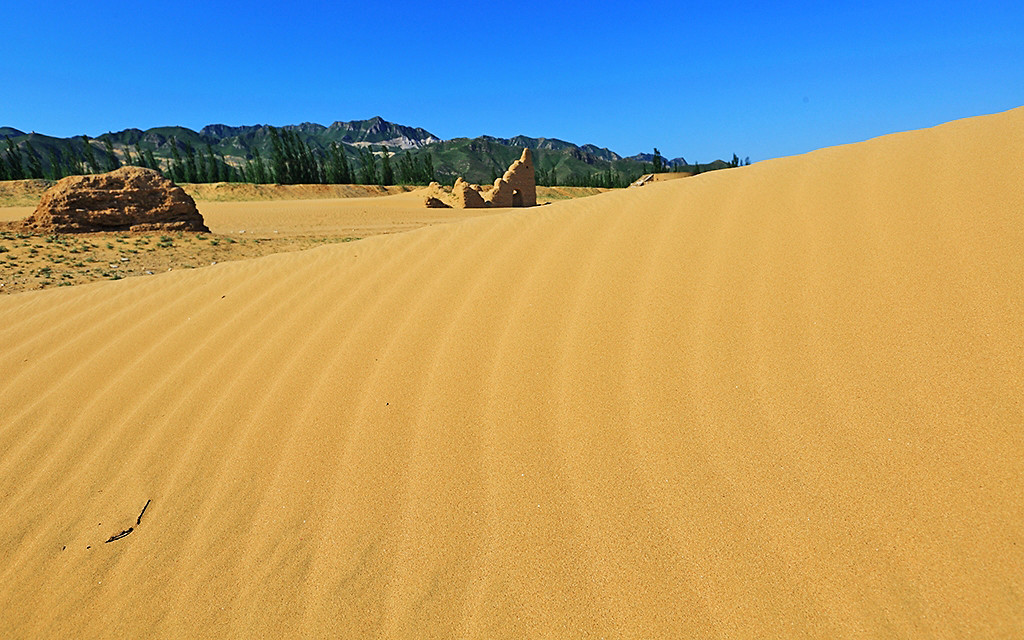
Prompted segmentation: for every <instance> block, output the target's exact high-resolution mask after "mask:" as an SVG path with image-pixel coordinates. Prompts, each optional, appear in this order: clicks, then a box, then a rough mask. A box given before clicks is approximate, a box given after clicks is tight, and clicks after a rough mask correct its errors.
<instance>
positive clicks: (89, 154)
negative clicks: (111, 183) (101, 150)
mask: <svg viewBox="0 0 1024 640" xmlns="http://www.w3.org/2000/svg"><path fill="white" fill-rule="evenodd" d="M82 144H83V145H84V149H83V151H84V152H85V162H86V164H88V165H89V170H90V171H91V172H92V173H98V172H99V170H100V166H99V164H97V163H96V154H95V153H94V152H93V149H92V143H91V141H90V140H89V136H86V135H83V136H82Z"/></svg>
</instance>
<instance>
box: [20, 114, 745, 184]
mask: <svg viewBox="0 0 1024 640" xmlns="http://www.w3.org/2000/svg"><path fill="white" fill-rule="evenodd" d="M272 129H273V127H270V126H268V125H245V126H229V125H224V124H211V125H207V126H205V127H203V128H202V129H200V130H199V131H194V130H192V129H189V128H187V127H180V126H168V127H154V128H151V129H146V130H144V131H143V130H141V129H125V130H123V131H119V132H116V133H115V132H109V133H105V134H103V135H101V136H98V137H96V138H94V139H90V138H87V137H86V136H72V137H70V138H57V137H52V136H47V135H43V134H39V133H35V132H31V133H25V132H23V131H20V130H18V129H15V128H13V127H0V140H4V141H5V142H4V145H3V146H2V147H0V150H2V149H3V148H10V145H13V147H14V148H15V149H18V150H19V151H21V153H22V156H23V158H26V160H24V161H23V162H25V163H26V165H28V166H29V167H30V168H31V166H32V162H33V161H35V162H37V164H35V165H34V166H36V167H37V168H39V169H40V170H41V171H42V172H43V173H44V174H45V175H49V174H50V173H52V171H51V169H52V166H53V164H54V162H55V161H56V162H62V161H63V159H64V158H67V157H69V156H70V157H72V158H75V160H76V161H77V160H78V159H79V158H83V160H84V156H85V153H86V152H88V149H87V148H86V147H85V146H84V145H85V144H87V143H88V144H89V146H90V147H91V148H92V150H93V154H94V155H100V156H104V157H109V151H113V154H114V155H115V156H116V157H117V159H118V161H120V162H123V161H124V160H125V159H126V158H127V157H128V156H129V154H132V155H134V154H139V153H142V154H147V155H148V156H149V157H151V158H153V159H155V160H156V162H157V164H159V165H160V166H161V167H165V166H167V165H168V164H169V163H170V162H171V159H172V157H173V155H174V150H173V149H172V147H177V149H178V150H184V149H188V148H194V149H197V150H200V151H212V153H214V154H216V155H217V156H220V157H222V158H223V159H224V160H225V162H226V163H227V164H229V165H232V166H235V167H240V166H244V165H245V164H246V163H247V162H248V161H250V160H251V159H252V158H253V156H254V153H256V152H258V153H259V154H260V155H261V156H262V157H263V158H269V157H270V156H271V153H272V151H273V144H272V134H271V130H272ZM279 129H280V130H286V131H294V132H295V133H296V134H297V135H298V137H299V138H300V139H301V140H302V142H304V143H305V144H306V145H307V146H308V147H309V148H310V150H311V151H312V152H313V153H314V154H315V155H318V156H320V157H326V155H327V154H328V152H329V149H330V147H331V145H332V143H337V144H338V145H339V146H340V148H341V149H343V151H344V153H345V155H346V156H347V157H349V158H351V159H352V162H353V163H356V164H358V162H359V160H358V158H359V152H360V149H361V148H366V147H369V148H370V150H371V151H373V152H375V153H377V154H378V155H380V154H381V153H382V151H383V147H387V148H388V150H389V151H390V152H391V153H392V154H394V153H406V152H408V153H410V154H412V155H413V156H414V157H416V158H419V157H422V156H423V154H428V155H429V156H430V158H431V161H432V163H433V166H434V168H435V171H436V177H437V179H438V180H439V181H440V182H442V183H449V184H450V183H452V182H454V181H455V178H456V177H459V176H462V177H464V178H466V179H467V180H469V181H470V182H477V183H487V182H493V180H494V178H496V177H497V176H500V175H501V174H502V173H503V172H504V171H505V169H506V168H507V167H508V166H509V164H511V163H512V161H514V160H515V159H516V158H518V157H519V155H520V153H521V151H522V149H523V148H524V147H525V148H529V149H531V150H532V151H533V154H534V163H535V165H536V167H537V169H538V176H545V177H546V178H547V180H548V181H549V182H558V183H559V184H583V183H586V182H588V181H593V180H594V178H595V176H607V175H612V176H616V177H617V179H618V180H619V181H626V182H628V181H629V180H631V179H632V178H634V177H635V176H639V175H640V174H642V173H646V172H649V171H650V170H651V167H652V165H653V162H654V156H653V155H652V154H638V155H635V156H630V157H623V156H621V155H619V154H617V153H615V152H614V151H612V150H610V149H606V148H602V147H597V146H595V145H591V144H584V145H577V144H574V143H571V142H566V141H564V140H559V139H556V138H530V137H527V136H516V137H514V138H496V137H492V136H479V137H476V138H453V139H450V140H442V139H441V138H439V137H438V136H435V135H434V134H432V133H430V132H429V131H427V130H425V129H423V128H420V127H410V126H405V125H401V124H395V123H392V122H388V121H387V120H385V119H383V118H381V117H379V116H378V117H374V118H370V119H369V120H352V121H348V122H341V121H339V122H335V123H333V124H331V125H330V126H324V125H321V124H317V123H312V122H306V123H302V124H297V125H285V126H283V127H279ZM7 141H9V142H7ZM104 154H106V155H104ZM33 156H34V158H35V160H33ZM664 162H665V165H666V167H667V168H669V169H670V170H675V169H683V168H688V169H690V170H693V169H695V168H696V167H695V166H693V165H689V164H688V163H687V162H686V160H685V159H684V158H674V159H665V161H664ZM725 166H728V165H727V163H725V162H723V161H721V160H717V161H715V162H713V163H708V164H701V165H700V170H701V171H707V170H712V169H717V168H722V167H725ZM26 173H31V171H28V172H26ZM539 179H541V178H540V177H539Z"/></svg>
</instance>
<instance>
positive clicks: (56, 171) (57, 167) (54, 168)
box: [46, 149, 64, 180]
mask: <svg viewBox="0 0 1024 640" xmlns="http://www.w3.org/2000/svg"><path fill="white" fill-rule="evenodd" d="M46 155H47V156H48V160H49V161H50V166H49V168H48V169H47V171H46V177H47V178H49V179H50V180H60V179H61V178H63V177H64V172H63V171H62V170H61V169H62V167H61V164H60V158H59V157H58V156H57V152H56V151H54V150H53V149H47V150H46Z"/></svg>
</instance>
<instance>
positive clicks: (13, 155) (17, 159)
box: [7, 138, 25, 180]
mask: <svg viewBox="0 0 1024 640" xmlns="http://www.w3.org/2000/svg"><path fill="white" fill-rule="evenodd" d="M7 176H8V177H7V179H8V180H22V179H24V178H25V169H24V167H23V166H22V164H21V151H19V150H18V149H17V147H15V146H14V141H13V140H11V139H10V138H7Z"/></svg>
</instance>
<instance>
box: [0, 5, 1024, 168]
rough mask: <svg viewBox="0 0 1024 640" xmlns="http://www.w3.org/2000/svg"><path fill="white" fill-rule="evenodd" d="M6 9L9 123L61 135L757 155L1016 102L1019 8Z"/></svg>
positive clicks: (2, 75) (0, 108)
mask: <svg viewBox="0 0 1024 640" xmlns="http://www.w3.org/2000/svg"><path fill="white" fill-rule="evenodd" d="M12 3H13V4H12ZM659 5H661V6H659ZM502 7H510V8H514V9H515V10H516V11H517V14H516V15H514V16H509V15H505V14H504V13H503V10H502ZM0 16H2V17H0V20H2V22H0V35H2V40H0V42H3V47H2V49H0V125H8V126H13V127H17V128H19V129H22V130H26V131H28V130H34V131H38V132H40V133H46V134H50V135H57V136H70V135H76V134H81V133H85V134H89V135H91V136H96V135H99V134H101V133H104V132H106V131H118V130H121V129H124V128H128V127H138V128H142V129H145V128H148V127H153V126H160V125H169V124H180V125H184V126H187V127H191V128H194V129H198V128H200V127H202V126H203V125H206V124H210V123H225V124H231V125H239V124H255V123H266V124H274V125H283V124H293V123H299V122H307V121H311V122H319V123H322V124H330V123H331V122H333V121H335V120H353V119H363V118H369V117H372V116H375V115H380V116H383V117H384V118H385V119H387V120H391V121H393V122H399V123H402V124H408V125H413V126H421V127H424V128H425V129H427V130H429V131H431V132H432V133H434V134H436V135H438V136H440V137H442V138H451V137H456V136H470V137H472V136H477V135H481V134H489V135H495V136H503V137H508V136H513V135H517V134H525V135H529V136H535V137H539V136H546V137H556V138H561V139H564V140H569V141H572V142H576V143H579V144H584V143H593V144H597V145H599V146H603V147H609V148H611V149H613V150H615V151H617V152H619V153H622V154H625V155H631V154H633V153H637V152H640V151H650V150H651V149H652V148H653V147H655V146H657V147H658V148H659V149H660V150H661V151H662V153H664V154H665V155H667V156H669V157H678V156H684V157H686V158H687V159H688V160H690V161H695V160H699V161H710V160H712V159H714V158H716V157H723V158H727V157H730V156H731V154H732V153H737V154H739V155H740V156H741V157H742V156H750V157H751V159H752V160H762V159H766V158H771V157H777V156H783V155H790V154H794V153H802V152H805V151H810V150H813V149H815V148H819V147H823V146H830V145H835V144H843V143H847V142H856V141H859V140H863V139H866V138H870V137H874V136H878V135H883V134H886V133H891V132H894V131H901V130H906V129H915V128H920V127H927V126H932V125H935V124H939V123H941V122H945V121H948V120H953V119H956V118H961V117H967V116H973V115H981V114H986V113H993V112H997V111H1003V110H1006V109H1010V108H1013V107H1017V106H1021V105H1024V35H1022V34H1024V5H1022V4H1021V3H1020V2H1019V0H1018V1H1017V2H977V3H970V2H959V3H953V2H932V3H925V2H918V3H901V2H859V3H856V2H851V3H827V2H826V3H821V2H814V3H803V2H799V3H796V2H794V3H786V2H782V3H764V2H757V3H745V2H728V3H726V2H722V3H713V2H700V3H685V2H668V3H617V2H577V1H575V0H570V1H566V2H559V1H551V2H533V1H523V2H518V3H516V2H505V3H485V2H451V1H449V2H445V1H443V0H438V1H435V2H424V3H416V2H404V1H399V2H388V3H345V2H337V3H318V2H294V3H270V2H261V1H260V0H252V1H250V2H244V3H243V2H227V1H218V0H212V1H211V2H188V1H186V2H174V3H152V2H149V3H147V2H97V3H86V2H59V1H58V2H50V3H44V2H23V1H22V0H8V3H5V6H4V7H3V9H2V11H0Z"/></svg>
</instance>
